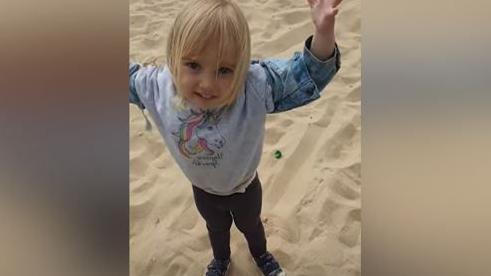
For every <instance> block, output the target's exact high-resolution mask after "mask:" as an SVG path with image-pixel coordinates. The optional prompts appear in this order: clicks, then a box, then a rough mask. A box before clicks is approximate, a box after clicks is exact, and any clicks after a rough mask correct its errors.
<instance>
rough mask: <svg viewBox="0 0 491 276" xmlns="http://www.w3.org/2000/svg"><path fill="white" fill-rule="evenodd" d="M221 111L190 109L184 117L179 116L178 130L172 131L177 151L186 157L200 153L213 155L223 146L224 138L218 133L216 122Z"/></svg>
mask: <svg viewBox="0 0 491 276" xmlns="http://www.w3.org/2000/svg"><path fill="white" fill-rule="evenodd" d="M221 113H222V112H215V113H213V112H211V111H201V112H196V111H193V110H191V114H190V115H188V116H187V117H185V118H179V121H180V126H179V130H178V131H177V132H175V133H174V136H176V137H177V143H178V147H179V151H180V152H181V154H182V155H184V156H186V157H187V158H189V159H190V158H191V157H193V156H196V155H198V154H201V153H205V154H206V155H208V156H210V155H214V154H215V153H216V151H218V150H219V149H221V148H223V146H224V145H225V138H223V136H222V135H221V134H220V131H219V129H218V126H217V124H218V122H219V120H220V115H221Z"/></svg>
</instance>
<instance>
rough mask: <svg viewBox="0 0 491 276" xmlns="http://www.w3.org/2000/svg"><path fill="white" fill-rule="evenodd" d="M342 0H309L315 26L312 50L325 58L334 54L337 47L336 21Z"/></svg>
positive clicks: (318, 56) (321, 57)
mask: <svg viewBox="0 0 491 276" xmlns="http://www.w3.org/2000/svg"><path fill="white" fill-rule="evenodd" d="M341 1H342V0H307V2H308V3H309V5H310V10H311V13H312V21H313V23H314V26H315V32H314V37H313V39H312V45H311V49H310V50H311V52H312V54H314V56H316V57H317V58H319V59H321V60H325V59H327V58H329V57H330V56H332V54H333V52H334V48H335V37H334V23H335V17H336V14H337V13H338V11H339V8H338V6H339V4H340V3H341Z"/></svg>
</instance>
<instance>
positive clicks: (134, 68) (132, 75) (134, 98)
mask: <svg viewBox="0 0 491 276" xmlns="http://www.w3.org/2000/svg"><path fill="white" fill-rule="evenodd" d="M140 67H141V66H140V65H138V64H134V63H130V66H129V90H130V91H129V92H130V98H129V99H130V103H132V104H135V105H136V106H138V108H140V109H141V110H143V109H145V105H143V103H142V102H141V100H140V97H139V96H138V94H137V93H136V84H135V80H136V74H137V72H138V70H139V69H140Z"/></svg>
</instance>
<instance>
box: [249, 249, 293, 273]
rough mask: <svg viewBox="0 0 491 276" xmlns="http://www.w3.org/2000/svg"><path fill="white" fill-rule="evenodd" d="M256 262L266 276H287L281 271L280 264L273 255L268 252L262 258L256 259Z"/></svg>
mask: <svg viewBox="0 0 491 276" xmlns="http://www.w3.org/2000/svg"><path fill="white" fill-rule="evenodd" d="M254 260H255V261H256V264H257V266H258V267H259V269H261V271H262V272H263V274H264V276H286V273H285V272H284V271H283V269H281V267H280V264H278V262H277V261H276V260H275V258H274V257H273V255H271V253H269V252H267V251H266V253H264V254H263V255H261V257H259V258H254Z"/></svg>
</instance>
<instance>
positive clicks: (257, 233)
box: [193, 174, 266, 259]
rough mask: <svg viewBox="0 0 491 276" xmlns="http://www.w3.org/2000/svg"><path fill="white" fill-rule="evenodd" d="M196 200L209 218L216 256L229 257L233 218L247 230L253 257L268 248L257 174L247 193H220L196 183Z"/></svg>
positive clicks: (243, 229) (207, 221)
mask: <svg viewBox="0 0 491 276" xmlns="http://www.w3.org/2000/svg"><path fill="white" fill-rule="evenodd" d="M193 194H194V202H195V203H196V207H197V208H198V211H199V213H200V214H201V216H202V217H203V218H204V219H205V221H206V227H207V228H208V236H209V238H210V242H211V247H212V249H213V256H214V258H215V259H228V258H230V227H231V226H232V220H233V221H234V222H235V226H237V228H238V229H239V230H240V231H241V232H242V233H243V234H244V236H245V238H246V240H247V243H248V245H249V251H250V252H251V254H252V256H253V257H256V258H257V257H259V256H261V255H262V254H264V253H265V252H266V236H265V234H264V228H263V223H262V222H261V219H260V215H261V204H262V189H261V182H260V181H259V178H258V176H257V174H256V177H255V178H254V180H253V181H252V183H251V184H250V185H249V186H248V187H247V189H246V191H245V192H244V193H235V194H232V195H229V196H218V195H213V194H210V193H207V192H205V191H203V190H202V189H200V188H197V187H195V186H193Z"/></svg>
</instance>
